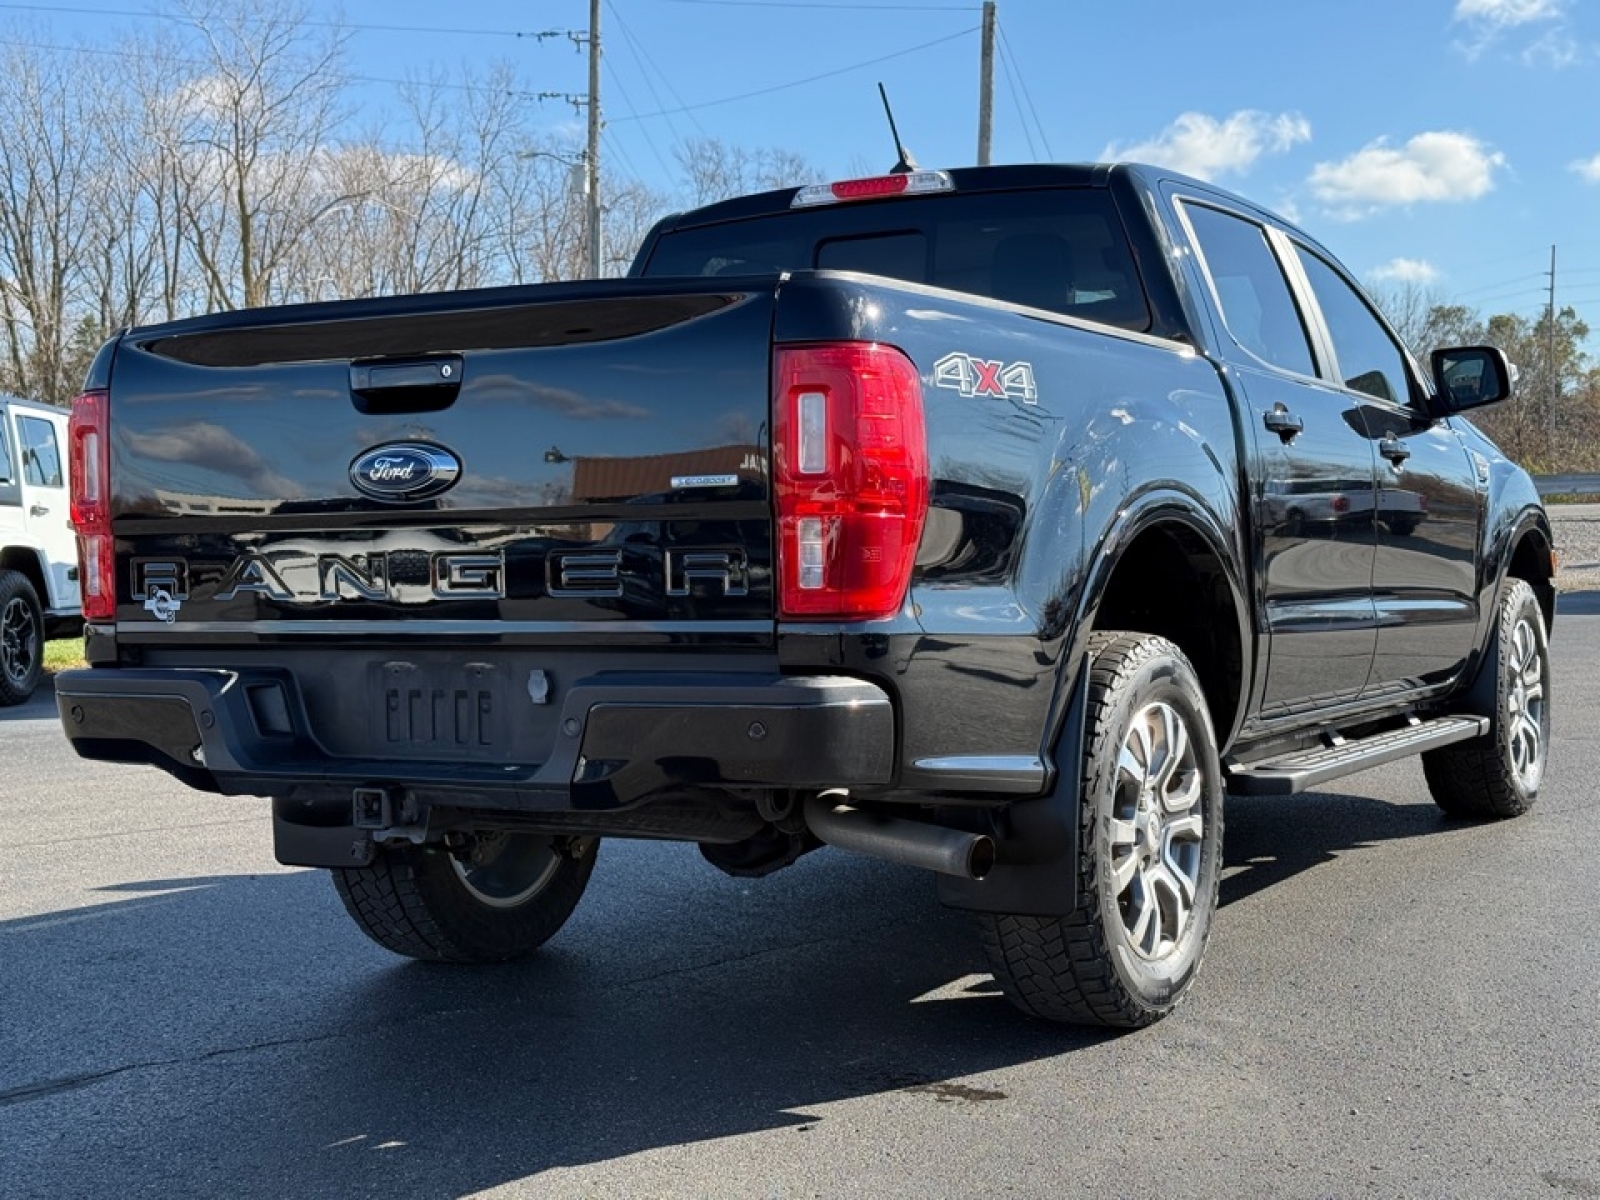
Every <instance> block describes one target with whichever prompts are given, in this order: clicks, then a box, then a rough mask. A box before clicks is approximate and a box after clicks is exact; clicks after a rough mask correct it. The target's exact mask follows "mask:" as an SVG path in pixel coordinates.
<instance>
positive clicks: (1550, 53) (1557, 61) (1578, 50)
mask: <svg viewBox="0 0 1600 1200" xmlns="http://www.w3.org/2000/svg"><path fill="white" fill-rule="evenodd" d="M1583 55H1584V51H1583V47H1582V46H1580V45H1579V44H1578V40H1577V39H1576V38H1575V37H1573V36H1572V35H1571V34H1570V33H1568V32H1567V31H1566V30H1565V29H1552V30H1550V32H1548V33H1546V34H1545V35H1544V36H1543V37H1541V38H1539V39H1538V40H1537V41H1535V42H1533V43H1531V44H1530V45H1529V46H1528V47H1527V48H1526V49H1525V50H1523V52H1522V53H1521V54H1520V55H1518V56H1517V57H1518V58H1519V59H1520V60H1521V62H1522V65H1523V66H1525V67H1548V68H1550V69H1551V70H1553V71H1564V70H1566V69H1567V68H1568V67H1570V66H1573V65H1575V64H1576V63H1579V62H1581V61H1583Z"/></svg>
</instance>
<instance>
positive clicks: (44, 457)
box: [17, 416, 62, 488]
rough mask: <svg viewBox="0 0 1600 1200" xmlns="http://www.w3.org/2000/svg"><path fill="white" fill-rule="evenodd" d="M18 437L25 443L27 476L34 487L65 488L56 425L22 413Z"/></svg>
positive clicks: (23, 459) (23, 446)
mask: <svg viewBox="0 0 1600 1200" xmlns="http://www.w3.org/2000/svg"><path fill="white" fill-rule="evenodd" d="M17 437H18V439H19V440H20V441H21V442H22V477H23V479H24V480H26V481H27V482H28V483H31V484H32V485H33V486H34V487H51V488H58V487H61V486H62V483H61V455H60V453H59V452H58V451H57V449H56V429H55V426H54V425H52V424H50V422H49V421H41V420H40V419H39V418H38V417H23V416H19V417H18V418H17Z"/></svg>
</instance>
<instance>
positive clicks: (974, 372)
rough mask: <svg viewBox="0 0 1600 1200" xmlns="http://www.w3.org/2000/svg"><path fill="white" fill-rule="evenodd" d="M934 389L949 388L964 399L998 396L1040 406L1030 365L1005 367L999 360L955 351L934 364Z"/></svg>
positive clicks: (1006, 365) (1011, 364) (1009, 365)
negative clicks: (967, 397) (964, 397)
mask: <svg viewBox="0 0 1600 1200" xmlns="http://www.w3.org/2000/svg"><path fill="white" fill-rule="evenodd" d="M933 386H934V387H942V388H950V389H952V390H953V391H957V392H960V393H961V394H962V395H963V396H998V397H1000V398H1001V399H1009V400H1021V401H1022V402H1023V403H1024V404H1037V403H1039V389H1038V387H1037V386H1036V385H1035V383H1034V381H1033V364H1032V363H1030V362H1014V363H1004V362H1001V361H1000V360H999V359H997V358H974V357H973V356H972V355H970V354H963V353H961V352H960V351H956V352H954V353H951V354H946V355H945V356H944V357H943V358H941V359H940V360H939V361H938V362H936V363H934V364H933Z"/></svg>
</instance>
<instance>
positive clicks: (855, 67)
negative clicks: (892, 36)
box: [616, 0, 978, 124]
mask: <svg viewBox="0 0 1600 1200" xmlns="http://www.w3.org/2000/svg"><path fill="white" fill-rule="evenodd" d="M679 2H682V3H687V2H688V0H679ZM706 2H707V3H709V2H710V0H706ZM729 2H730V3H731V2H732V0H729ZM977 32H978V26H976V25H974V26H972V27H971V28H970V29H963V30H961V31H960V32H959V33H952V34H949V35H948V36H946V37H942V38H935V39H934V40H933V41H931V42H923V43H922V44H921V45H920V46H909V47H907V48H906V49H904V50H896V51H895V52H894V53H893V54H884V55H880V56H879V57H877V58H869V59H867V60H866V61H864V62H858V63H852V64H850V65H849V66H848V67H839V68H838V69H837V70H833V71H824V72H822V73H821V74H820V75H808V76H807V77H806V78H804V79H795V80H791V81H790V82H788V83H779V84H774V85H773V86H772V87H766V88H758V89H757V90H756V91H753V92H741V93H740V94H739V95H737V96H724V97H723V98H722V99H720V100H705V101H702V102H701V103H699V104H686V105H684V106H683V107H682V108H674V109H667V110H663V111H662V112H654V113H641V114H639V115H636V116H632V117H619V118H618V119H617V122H616V123H617V124H621V123H622V122H623V121H643V120H646V119H648V118H650V117H662V116H666V115H667V113H668V112H672V113H680V112H692V111H694V110H697V109H702V108H716V107H717V106H719V105H722V104H735V103H737V102H738V101H740V100H751V99H754V98H755V97H757V96H770V95H771V94H772V93H773V92H785V91H788V90H789V89H790V88H797V87H804V86H805V85H806V84H808V83H818V82H820V81H822V80H824V79H833V78H835V77H836V76H839V75H848V74H849V73H850V72H852V71H859V70H861V69H862V68H863V67H872V66H876V65H877V64H878V63H883V62H888V61H889V60H890V59H895V58H904V57H905V56H906V55H908V54H916V53H918V52H919V51H922V50H928V49H931V48H932V47H934V46H941V45H943V44H944V43H946V42H953V41H955V40H956V39H957V38H963V37H967V36H969V35H971V34H974V33H977Z"/></svg>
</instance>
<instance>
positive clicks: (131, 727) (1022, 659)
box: [56, 165, 1554, 1026]
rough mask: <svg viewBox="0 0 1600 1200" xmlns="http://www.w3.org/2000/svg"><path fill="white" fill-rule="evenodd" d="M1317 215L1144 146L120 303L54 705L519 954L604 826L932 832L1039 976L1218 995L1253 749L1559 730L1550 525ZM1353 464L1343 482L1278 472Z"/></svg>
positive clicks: (723, 855) (925, 859)
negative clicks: (576, 269) (442, 282)
mask: <svg viewBox="0 0 1600 1200" xmlns="http://www.w3.org/2000/svg"><path fill="white" fill-rule="evenodd" d="M1509 391H1510V384H1509V371H1508V368H1507V364H1506V362H1505V359H1504V358H1503V357H1502V355H1501V354H1500V353H1499V351H1497V350H1494V349H1489V348H1483V347H1466V348H1461V349H1450V350H1444V351H1440V352H1438V353H1436V354H1435V355H1434V356H1433V358H1432V362H1431V364H1430V369H1429V370H1428V371H1426V372H1424V371H1422V370H1420V369H1419V368H1418V367H1417V365H1416V364H1415V363H1414V362H1413V360H1412V358H1411V356H1410V355H1409V354H1408V353H1407V351H1406V349H1405V347H1404V346H1403V345H1402V344H1401V343H1400V341H1399V339H1398V338H1396V336H1395V334H1394V332H1393V331H1392V330H1391V329H1390V327H1389V326H1388V325H1387V324H1386V323H1385V321H1384V320H1383V318H1382V317H1381V316H1380V315H1379V313H1378V311H1377V309H1376V308H1375V307H1374V306H1373V305H1372V303H1371V302H1370V301H1369V300H1368V299H1367V298H1366V297H1365V296H1364V295H1363V293H1362V291H1361V289H1360V288H1359V287H1358V286H1357V285H1356V284H1355V283H1354V281H1353V280H1352V278H1351V276H1350V275H1349V273H1348V272H1347V271H1345V270H1344V269H1343V268H1342V267H1341V266H1340V265H1339V264H1338V262H1337V261H1336V260H1335V259H1334V258H1333V257H1332V255H1330V254H1329V253H1328V251H1327V250H1325V249H1324V248H1323V247H1322V246H1321V245H1319V244H1318V243H1317V242H1316V241H1315V240H1313V239H1312V238H1310V237H1309V236H1307V235H1306V234H1305V233H1303V232H1301V231H1300V230H1298V229H1296V228H1295V227H1294V226H1292V225H1290V224H1288V223H1287V222H1285V221H1283V220H1281V219H1279V218H1277V217H1275V216H1273V215H1272V214H1271V213H1269V212H1267V211H1265V210H1263V209H1261V208H1258V207H1256V206H1255V205H1253V204H1250V203H1248V202H1247V201H1245V200H1242V199H1240V198H1239V197H1237V196H1233V195H1230V194H1228V193H1226V192H1223V191H1219V190H1217V189H1215V188H1213V187H1211V186H1209V185H1206V184H1202V183H1199V182H1196V181H1194V180H1191V179H1185V178H1182V177H1179V176H1176V175H1172V174H1170V173H1167V172H1164V171H1160V170H1156V169H1152V168H1149V167H1141V166H1132V165H1110V166H1105V165H1102V166H1013V167H992V168H977V169H970V170H951V171H913V172H911V173H905V174H898V175H890V176H886V177H882V178H872V179H861V180H851V181H846V182H842V183H835V184H831V185H818V186H812V187H805V188H800V189H789V190H784V191H776V192H769V193H766V194H763V195H757V196H749V197H745V198H742V199H735V200H730V201H727V202H725V203H720V204H715V205H712V206H709V207H706V208H701V209H698V210H696V211H693V212H689V213H685V214H682V215H679V216H674V217H670V218H668V219H666V220H664V221H662V222H661V223H660V224H659V225H658V226H657V227H656V228H655V229H654V230H653V231H652V232H651V233H650V234H649V236H648V237H647V238H646V240H645V242H644V244H643V246H642V247H641V249H640V251H639V254H638V257H637V260H636V262H635V263H634V265H633V267H632V270H631V273H630V275H629V277H628V278H626V279H621V280H609V281H597V282H587V283H579V284H549V285H541V286H535V287H518V288H506V289H499V290H487V291H472V292H460V293H451V294H443V295H423V296H398V297H389V298H383V299H368V300H355V301H348V302H340V303H330V304H315V305H307V306H301V307H289V308H269V309H258V310H254V311H244V312H232V313H225V314H217V315H214V316H208V317H201V318H197V319H193V320H186V321H179V322H175V323H172V324H167V325H159V326H152V327H149V328H142V329H132V330H128V331H126V332H124V333H122V334H120V335H119V336H118V337H116V338H115V339H114V340H112V341H111V342H110V343H109V344H108V345H106V346H105V347H104V349H103V350H102V351H101V352H100V354H99V356H98V358H97V359H96V361H95V363H94V365H93V367H92V369H91V371H90V373H89V377H88V381H87V385H86V391H85V394H84V396H83V398H82V399H81V400H79V401H78V403H77V405H76V407H75V408H74V411H73V416H72V432H71V446H72V451H71V458H72V476H73V489H74V491H73V519H74V522H75V525H76V528H77V532H78V538H79V542H80V547H81V555H82V562H83V569H82V576H83V582H84V605H85V615H86V619H87V621H88V631H87V636H86V643H85V644H86V657H87V659H88V663H89V665H88V667H87V668H86V669H82V670H76V671H69V672H65V673H63V674H62V675H61V676H60V677H59V680H58V684H57V689H56V691H57V698H58V703H59V706H60V711H61V718H62V722H63V725H64V728H65V730H66V733H67V736H68V737H69V738H71V739H72V743H73V745H74V746H75V747H76V748H77V751H78V752H79V753H80V754H82V755H84V756H86V757H89V758H94V759H103V760H109V761H115V762H145V763H151V764H154V765H156V766H158V767H161V768H162V769H164V770H166V771H168V772H169V773H171V774H172V775H173V776H174V777H176V778H177V779H179V780H181V781H182V782H184V783H186V784H188V785H190V786H192V787H196V788H201V789H205V790H209V791H212V792H216V793H220V794H222V795H229V796H232V795H242V796H261V797H268V798H270V803H271V811H272V823H273V831H274V836H275V841H276V854H277V857H278V859H279V861H281V862H283V863H289V864H300V865H306V866H314V867H322V868H326V869H328V870H329V871H330V872H331V874H332V877H333V882H334V885H335V886H336V888H337V889H338V893H339V895H340V897H341V898H342V899H343V902H344V905H345V907H346V908H347V909H348V911H349V913H350V915H351V917H352V918H353V919H354V921H355V922H356V924H357V925H358V926H360V928H361V929H362V930H363V931H365V932H366V933H367V934H368V935H369V936H370V937H372V938H373V939H375V940H376V941H378V942H379V943H381V944H382V945H384V946H386V947H388V948H389V949H390V950H393V951H395V952H397V953H399V954H402V955H409V956H412V957H414V958H419V959H432V960H441V961H448V962H460V963H480V962H491V961H499V960H505V959H514V958H519V957H521V956H523V955H526V954H529V953H530V952H532V951H533V950H535V949H536V948H537V947H538V946H539V945H540V944H541V943H543V942H544V941H545V940H546V939H547V938H549V937H550V936H551V935H552V934H554V933H555V932H556V931H557V930H558V929H559V928H560V927H561V925H562V923H563V922H564V921H565V920H566V919H567V917H568V916H569V915H570V914H571V913H572V911H573V908H574V906H575V905H576V904H577V903H578V900H579V898H580V896H581V895H582V893H583V891H584V887H585V885H586V884H587V882H588V880H589V877H590V872H591V871H592V870H593V868H594V864H595V857H596V852H597V849H598V846H599V843H600V841H601V840H602V839H604V838H607V837H631V838H661V839H671V840H677V841H684V842H694V843H697V844H698V845H699V848H700V851H701V853H702V854H703V855H704V857H705V858H706V859H707V860H709V861H710V862H711V863H712V864H714V865H715V866H717V867H719V868H721V869H722V870H724V871H728V872H730V873H732V874H735V875H741V876H760V875H764V874H766V873H768V872H771V871H774V870H776V869H778V868H781V867H783V866H784V865H786V864H788V863H791V862H793V861H794V860H795V859H796V858H797V857H798V856H799V855H801V854H803V853H805V852H807V851H809V850H811V849H814V848H816V847H817V846H819V845H821V844H824V843H826V844H830V845H833V846H835V847H838V848H841V849H844V850H849V851H855V852H858V853H861V854H866V855H872V856H876V857H878V858H881V859H888V860H893V861H895V862H899V863H906V864H911V865H913V866H916V867H921V868H924V869H926V870H928V871H931V872H933V873H934V875H935V877H936V878H937V880H938V883H939V892H940V895H941V898H942V899H943V900H944V902H945V903H947V904H949V905H951V906H953V907H955V908H958V909H965V910H970V911H973V912H975V913H977V914H978V921H979V924H980V927H981V932H982V940H983V944H984V947H985V949H986V950H987V952H988V955H989V957H990V960H991V961H992V964H993V969H994V973H995V976H996V978H997V979H998V981H999V982H1000V984H1001V985H1002V987H1003V988H1004V989H1005V991H1006V993H1007V995H1008V996H1009V997H1010V999H1011V1000H1012V1001H1013V1002H1014V1003H1015V1004H1016V1005H1017V1006H1018V1007H1019V1008H1021V1009H1022V1010H1024V1011H1025V1012H1027V1013H1030V1014H1033V1015H1035V1016H1038V1017H1042V1018H1047V1019H1051V1020H1063V1021H1076V1022H1090V1023H1099V1024H1104V1025H1111V1026H1138V1025H1142V1024H1146V1023H1148V1022H1150V1021H1153V1020H1155V1019H1156V1018H1158V1017H1160V1016H1162V1015H1163V1014H1165V1013H1167V1012H1168V1011H1170V1010H1171V1009H1172V1008H1173V1007H1174V1006H1175V1005H1176V1004H1177V1003H1178V1002H1179V1001H1180V1000H1181V999H1182V998H1183V996H1184V995H1185V993H1186V992H1187V991H1188V990H1189V989H1190V985H1191V984H1192V983H1193V981H1194V978H1195V973H1196V971H1197V969H1198V967H1199V965H1200V960H1201V953H1202V950H1203V948H1204V945H1205V942H1206V938H1207V933H1208V930H1209V928H1210V926H1211V922H1212V917H1213V914H1214V912H1215V910H1216V905H1217V883H1218V875H1219V872H1220V870H1221V867H1222V861H1223V859H1222V828H1223V805H1224V796H1225V794H1226V793H1228V792H1233V793H1244V794H1269V795H1282V796H1288V795H1289V794H1291V793H1294V792H1298V791H1301V790H1304V789H1308V788H1316V787H1319V786H1321V785H1323V784H1326V783H1327V782H1329V781H1330V780H1333V779H1336V778H1339V777H1340V776H1343V775H1346V774H1348V773H1350V772H1354V771H1358V770H1361V769H1363V768H1365V767H1369V766H1373V765H1375V764H1378V763H1384V762H1389V761H1391V760H1393V759H1396V758H1401V757H1407V756H1412V755H1416V756H1420V757H1421V760H1422V768H1423V771H1424V773H1425V774H1426V777H1427V781H1428V786H1429V788H1430V790H1431V792H1432V794H1433V796H1434V798H1435V799H1436V800H1437V801H1438V803H1439V805H1440V806H1441V807H1442V808H1443V809H1444V810H1445V811H1446V812H1447V813H1450V814H1452V815H1455V816H1459V817H1469V818H1490V817H1507V816H1512V815H1515V814H1518V813H1521V812H1523V811H1524V810H1526V809H1527V808H1528V806H1529V805H1530V804H1531V803H1532V802H1533V800H1534V798H1535V796H1536V794H1537V793H1538V790H1539V784H1540V779H1541V777H1542V774H1543V771H1544V765H1545V760H1546V756H1547V753H1548V748H1549V737H1550V690H1549V674H1550V671H1549V650H1548V644H1547V634H1548V630H1549V627H1550V622H1551V617H1552V614H1553V608H1554V589H1553V584H1552V576H1553V572H1554V564H1553V557H1552V547H1551V534H1550V525H1549V522H1548V521H1547V519H1546V516H1545V513H1544V511H1543V510H1542V508H1541V506H1540V503H1539V500H1538V497H1537V495H1536V493H1535V491H1534V488H1533V485H1532V483H1531V481H1530V479H1529V477H1528V476H1527V475H1526V474H1525V473H1524V472H1523V471H1522V470H1521V469H1519V468H1518V467H1517V466H1516V465H1515V464H1513V463H1511V462H1509V461H1507V459H1506V458H1505V456H1504V455H1502V454H1501V453H1500V452H1499V451H1498V450H1497V449H1496V448H1495V446H1494V445H1493V444H1491V443H1490V442H1489V441H1488V440H1487V439H1486V438H1485V437H1484V436H1483V435H1482V434H1481V433H1479V432H1478V431H1477V430H1476V429H1475V428H1474V427H1473V426H1472V425H1471V424H1470V423H1469V422H1468V421H1467V420H1466V419H1465V418H1464V417H1463V416H1462V415H1461V414H1462V413H1463V412H1464V411H1466V410H1468V409H1471V408H1473V407H1475V406H1478V405H1484V404H1491V403H1495V402H1497V401H1502V400H1505V399H1506V398H1507V396H1508V394H1509ZM1296 497H1308V498H1316V499H1317V507H1316V510H1315V513H1314V514H1313V513H1312V511H1311V510H1308V509H1306V508H1305V507H1304V504H1305V502H1304V501H1301V502H1300V507H1299V509H1298V511H1296V506H1295V504H1294V503H1291V501H1293V500H1294V499H1295V498H1296Z"/></svg>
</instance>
